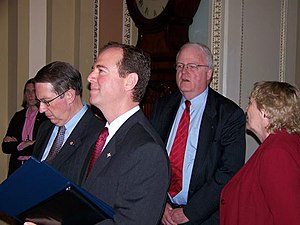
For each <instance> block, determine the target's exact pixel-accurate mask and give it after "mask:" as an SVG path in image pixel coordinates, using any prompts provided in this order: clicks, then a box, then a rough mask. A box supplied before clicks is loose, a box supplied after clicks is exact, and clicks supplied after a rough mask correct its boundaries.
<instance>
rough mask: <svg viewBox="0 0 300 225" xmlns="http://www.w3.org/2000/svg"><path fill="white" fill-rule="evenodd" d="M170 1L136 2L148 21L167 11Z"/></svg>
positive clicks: (143, 0) (140, 0) (150, 0)
mask: <svg viewBox="0 0 300 225" xmlns="http://www.w3.org/2000/svg"><path fill="white" fill-rule="evenodd" d="M167 3H168V0H136V4H137V7H138V9H139V11H140V13H141V14H142V16H143V17H144V18H146V19H153V18H155V17H157V16H159V15H160V14H161V13H162V12H163V10H164V9H165V7H166V5H167Z"/></svg>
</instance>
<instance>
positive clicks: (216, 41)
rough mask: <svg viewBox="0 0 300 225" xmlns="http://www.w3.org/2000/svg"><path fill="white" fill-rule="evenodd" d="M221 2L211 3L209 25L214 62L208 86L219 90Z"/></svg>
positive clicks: (220, 0)
mask: <svg viewBox="0 0 300 225" xmlns="http://www.w3.org/2000/svg"><path fill="white" fill-rule="evenodd" d="M222 10H223V8H222V0H213V2H212V23H211V52H212V54H213V60H214V75H213V80H212V82H211V84H210V86H211V87H212V88H213V89H214V90H216V91H218V90H219V77H220V66H221V60H220V59H221V51H222V48H221V47H222V45H221V41H222V32H223V31H222V30H223V29H222V19H223V18H222V17H223V14H222Z"/></svg>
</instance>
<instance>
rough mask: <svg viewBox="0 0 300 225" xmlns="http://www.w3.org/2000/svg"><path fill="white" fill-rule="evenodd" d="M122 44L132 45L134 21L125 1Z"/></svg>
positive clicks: (124, 0)
mask: <svg viewBox="0 0 300 225" xmlns="http://www.w3.org/2000/svg"><path fill="white" fill-rule="evenodd" d="M122 43H123V44H130V45H131V44H132V20H131V17H130V15H129V12H128V9H127V4H126V0H123V29H122Z"/></svg>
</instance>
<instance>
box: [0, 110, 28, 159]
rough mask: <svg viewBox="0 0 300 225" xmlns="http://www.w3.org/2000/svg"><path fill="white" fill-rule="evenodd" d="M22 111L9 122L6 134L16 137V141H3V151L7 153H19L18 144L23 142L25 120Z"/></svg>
mask: <svg viewBox="0 0 300 225" xmlns="http://www.w3.org/2000/svg"><path fill="white" fill-rule="evenodd" d="M22 116H23V115H22V114H21V112H16V113H15V114H14V116H13V117H12V119H11V120H10V122H9V125H8V128H7V132H6V135H5V136H10V137H15V138H16V139H17V141H16V142H2V151H3V153H5V154H18V149H17V146H18V145H19V144H20V143H21V141H22V140H21V139H22V130H23V125H24V121H23V119H22V118H21V117H22Z"/></svg>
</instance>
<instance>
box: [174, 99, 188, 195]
mask: <svg viewBox="0 0 300 225" xmlns="http://www.w3.org/2000/svg"><path fill="white" fill-rule="evenodd" d="M185 105H186V108H185V110H184V112H183V114H182V116H181V119H180V122H179V125H178V128H177V132H176V136H175V139H174V142H173V145H172V148H171V152H170V156H169V158H170V163H171V171H172V177H171V184H170V188H169V194H170V195H171V197H172V198H173V197H174V196H176V195H177V194H178V193H179V192H180V191H181V189H182V168H183V161H184V153H185V149H186V142H187V138H188V132H189V125H190V106H191V102H190V101H188V100H186V101H185Z"/></svg>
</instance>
